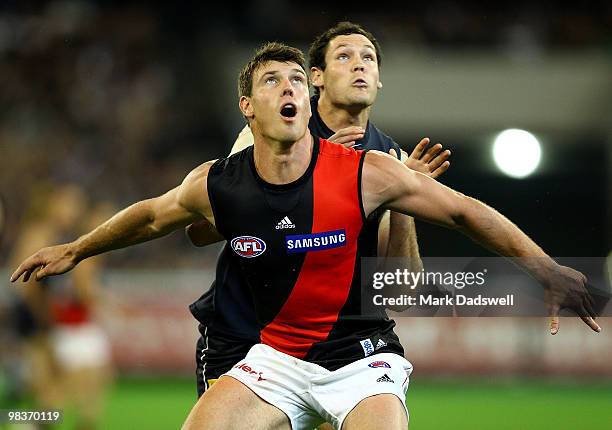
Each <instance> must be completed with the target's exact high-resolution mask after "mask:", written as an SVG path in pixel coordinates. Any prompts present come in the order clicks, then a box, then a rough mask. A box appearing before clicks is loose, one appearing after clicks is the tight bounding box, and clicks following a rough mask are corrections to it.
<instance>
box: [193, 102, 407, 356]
mask: <svg viewBox="0 0 612 430" xmlns="http://www.w3.org/2000/svg"><path fill="white" fill-rule="evenodd" d="M317 103H318V99H317V97H316V96H315V97H313V98H312V99H311V107H312V117H311V119H310V122H309V129H310V131H311V133H313V134H314V135H315V136H320V137H324V138H327V137H330V136H331V135H332V134H333V131H332V130H330V129H329V127H327V125H326V124H325V123H324V122H323V121H322V119H321V117H320V116H319V114H318V111H317ZM356 144H357V145H356V146H359V147H361V148H363V149H376V150H380V151H384V152H389V150H390V149H391V148H393V149H395V151H396V152H397V153H398V154H399V152H400V149H399V146H398V145H397V144H396V143H395V142H394V141H393V140H392V139H391V138H390V137H389V136H387V135H385V134H384V133H382V132H381V131H380V130H379V129H378V128H376V127H375V126H374V125H373V124H372V123H371V122H368V125H367V127H366V132H365V135H364V138H363V139H361V140H360V141H357V142H356ZM363 228H364V230H367V234H364V237H366V236H368V237H370V238H371V240H374V241H375V240H376V235H377V231H378V225H377V219H373V220H372V221H370V222H368V223H366V225H365V226H364V227H363ZM372 252H375V247H373V251H372ZM232 254H234V252H233V251H232V250H231V248H230V246H229V244H227V245H226V246H225V247H224V248H223V250H222V251H221V253H220V256H219V260H218V262H217V268H216V276H215V282H214V283H213V285H212V286H211V288H210V289H209V290H208V291H207V292H206V293H204V295H202V297H200V298H199V299H198V300H197V301H196V302H194V303H193V304H192V305H191V306H190V310H191V313H192V314H193V316H194V317H195V318H196V319H197V320H198V321H199V322H201V323H202V324H203V325H204V326H205V327H206V337H207V338H213V337H224V336H227V337H228V338H229V337H231V338H232V339H243V341H244V342H245V343H250V344H255V343H258V342H259V341H260V330H259V324H258V322H257V318H256V315H255V305H254V303H253V298H252V294H251V291H250V290H249V287H248V286H247V282H246V280H245V279H243V274H242V271H241V270H240V267H239V265H238V262H237V261H236V259H235V258H233V256H232ZM373 342H374V344H376V343H377V342H378V340H377V339H373ZM383 343H385V342H384V341H383ZM377 352H378V351H377ZM330 365H333V364H331V363H330ZM326 367H327V366H326Z"/></svg>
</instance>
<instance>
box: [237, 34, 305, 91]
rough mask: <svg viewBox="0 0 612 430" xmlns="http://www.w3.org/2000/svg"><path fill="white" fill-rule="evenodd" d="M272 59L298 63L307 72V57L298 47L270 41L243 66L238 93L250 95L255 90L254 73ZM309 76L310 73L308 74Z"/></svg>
mask: <svg viewBox="0 0 612 430" xmlns="http://www.w3.org/2000/svg"><path fill="white" fill-rule="evenodd" d="M270 61H280V62H282V63H296V64H297V65H299V66H300V67H301V68H302V69H304V72H306V59H305V58H304V54H303V53H302V51H300V50H299V49H297V48H294V47H292V46H289V45H285V44H283V43H278V42H268V43H265V44H264V45H262V46H261V47H260V48H259V49H258V50H257V51H255V55H253V57H252V58H251V59H250V60H249V62H248V63H247V64H246V65H245V66H244V67H243V68H242V71H241V72H240V76H239V77H238V95H239V96H240V97H242V96H245V97H250V96H251V94H252V91H253V75H254V74H255V71H256V70H257V69H258V68H259V67H261V66H262V65H264V64H265V63H268V62H270ZM306 75H307V76H308V74H306Z"/></svg>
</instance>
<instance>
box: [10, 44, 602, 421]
mask: <svg viewBox="0 0 612 430" xmlns="http://www.w3.org/2000/svg"><path fill="white" fill-rule="evenodd" d="M239 104H240V109H241V112H242V114H243V115H244V116H245V117H246V118H247V120H248V121H249V125H250V126H251V130H252V132H253V136H254V145H253V147H250V148H247V149H245V150H243V151H241V152H239V153H237V154H234V155H233V156H230V157H228V158H224V159H220V160H217V161H210V162H206V163H203V164H202V165H200V166H198V167H197V168H195V169H194V170H193V171H191V172H190V173H189V174H188V175H187V176H186V177H185V179H184V180H183V182H182V183H181V184H180V185H178V186H177V187H176V188H174V189H172V190H170V191H168V192H167V193H165V194H164V195H162V196H159V197H156V198H152V199H148V200H143V201H140V202H137V203H135V204H133V205H132V206H130V207H128V208H126V209H124V210H123V211H121V212H119V213H118V214H116V215H115V216H113V217H112V218H111V219H109V220H108V221H106V222H105V223H103V224H102V225H100V226H98V227H97V228H95V229H94V230H93V231H91V232H90V233H87V234H85V235H84V236H82V237H80V238H78V239H77V240H75V241H73V242H70V243H66V244H62V245H56V246H52V247H48V248H43V249H41V250H40V251H38V252H36V253H35V254H33V255H32V256H30V257H28V258H27V259H26V260H24V261H23V262H22V263H21V264H20V265H19V267H17V269H16V270H15V271H14V272H13V274H12V275H11V281H12V282H14V281H16V280H18V279H19V278H21V277H22V276H23V279H24V281H27V280H28V279H29V278H30V277H31V276H34V277H35V279H37V280H40V279H44V278H45V277H47V276H51V275H58V274H62V273H65V272H67V271H69V270H71V269H72V268H73V267H74V266H75V265H76V264H78V263H79V262H80V261H82V260H84V259H86V258H88V257H91V256H94V255H97V254H100V253H103V252H107V251H110V250H112V249H118V248H122V247H126V246H130V245H134V244H136V243H141V242H145V241H149V240H153V239H156V238H159V237H162V236H164V235H166V234H168V233H170V232H172V231H174V230H177V229H179V228H182V227H185V226H187V225H189V224H191V223H193V222H197V221H199V220H202V219H204V218H206V220H207V221H208V222H209V223H211V225H213V226H215V228H216V229H217V231H218V232H219V233H220V234H221V235H222V236H223V238H225V239H226V240H228V241H229V242H230V243H231V246H232V250H233V252H234V253H233V254H232V258H237V259H239V261H240V267H241V271H242V272H243V275H244V276H245V278H246V279H247V281H248V283H249V287H250V288H251V290H252V292H253V294H252V296H253V298H254V300H255V310H256V313H257V315H256V316H257V321H258V323H259V328H260V339H261V340H262V343H260V344H257V345H255V346H253V347H252V348H251V350H250V351H249V353H248V354H247V356H246V357H245V359H244V360H241V362H239V363H238V364H236V366H234V367H233V368H232V369H231V370H230V371H229V372H228V373H227V374H226V376H223V377H221V378H220V379H219V381H218V382H217V383H216V384H215V385H214V386H213V387H212V388H211V389H210V390H207V392H206V393H204V395H202V396H201V397H200V400H198V402H197V403H196V405H195V406H194V408H193V409H192V411H191V413H190V414H189V416H188V418H187V421H186V422H185V424H184V426H183V428H184V429H187V430H190V429H227V430H230V429H231V430H239V429H251V428H266V429H290V428H291V429H310V428H312V426H314V425H318V424H319V423H321V422H323V421H325V420H326V421H328V422H330V423H332V424H333V425H334V427H336V428H342V429H344V430H360V429H385V430H388V429H391V430H393V429H398V430H399V429H402V430H403V429H405V428H406V426H407V424H408V418H407V410H406V405H405V390H406V389H407V386H408V379H409V376H410V372H411V370H412V367H411V365H410V363H409V362H408V361H407V360H405V359H404V358H403V351H402V349H401V345H399V342H398V340H397V336H395V335H394V334H393V330H392V329H393V323H392V321H391V320H389V319H388V318H386V314H385V313H384V311H382V310H376V312H374V313H367V314H359V312H360V309H359V308H360V306H359V303H358V299H357V300H356V297H359V296H356V295H355V293H356V291H357V292H358V289H359V282H358V278H359V274H360V272H359V270H358V266H359V264H360V256H362V255H367V253H363V252H362V251H363V250H362V247H363V246H364V243H362V241H361V239H362V235H363V234H364V231H365V228H366V225H367V223H368V220H369V219H371V216H372V215H373V214H375V213H376V212H377V210H379V209H382V210H393V211H396V212H400V213H403V214H406V215H411V216H415V217H418V218H420V219H423V220H425V221H428V222H431V223H435V224H438V225H441V226H443V227H446V228H450V229H455V230H458V231H460V232H461V233H463V234H465V235H466V236H468V237H470V238H471V239H473V240H475V241H476V242H478V243H479V244H481V245H482V246H484V247H486V248H488V249H491V250H492V251H494V252H496V253H498V254H500V255H503V256H507V257H523V258H518V259H516V260H514V261H515V262H516V263H517V264H519V265H520V266H521V267H522V268H523V269H524V270H526V271H527V272H528V273H529V274H530V275H531V276H533V277H534V278H535V279H537V280H538V281H539V282H540V283H541V284H542V286H543V288H544V293H545V294H544V297H545V299H546V302H547V305H548V306H549V309H550V311H551V315H552V317H553V318H552V320H551V333H552V334H555V333H556V332H557V329H558V324H559V319H558V313H559V309H560V308H561V307H563V308H569V309H572V310H573V311H574V312H576V313H577V314H578V315H579V316H580V317H581V319H582V320H583V321H584V322H585V323H586V324H587V325H589V326H590V327H591V329H593V330H594V331H596V332H599V331H600V330H601V329H600V328H599V326H598V325H597V323H596V322H595V321H594V320H593V316H594V313H593V312H592V309H591V305H590V296H589V293H588V291H587V290H586V288H585V283H586V279H585V277H584V275H582V274H581V273H580V272H577V271H575V270H573V269H571V268H568V267H564V266H561V265H559V264H557V263H556V262H555V261H554V260H553V259H551V258H550V257H549V256H548V255H547V254H546V253H545V252H544V251H543V250H542V249H541V248H540V247H539V246H538V245H537V244H535V243H534V242H533V241H532V240H531V239H530V238H529V237H528V236H527V235H525V233H523V232H522V231H521V230H520V229H518V228H517V227H516V226H515V225H514V224H512V223H511V222H510V221H509V220H508V219H506V218H505V217H504V216H502V215H501V214H499V213H498V212H496V211H495V210H493V209H492V208H490V207H489V206H486V205H484V204H483V203H481V202H479V201H477V200H475V199H473V198H470V197H468V196H465V195H463V194H461V193H459V192H456V191H454V190H452V189H450V188H448V187H445V186H443V185H442V184H440V183H438V182H436V181H435V180H433V179H431V178H430V177H428V176H426V175H423V174H421V173H418V172H415V171H414V170H411V169H408V168H407V167H406V166H405V165H404V164H402V163H401V162H400V161H398V160H397V158H394V157H392V156H390V155H389V154H385V153H383V152H380V151H367V152H365V151H355V150H353V149H348V148H344V147H343V146H341V145H337V144H333V143H330V142H329V141H327V140H325V139H322V138H316V137H314V136H312V135H311V134H310V133H309V132H308V120H309V118H310V116H311V109H310V103H309V94H308V80H307V76H306V71H305V64H304V59H303V55H302V54H301V52H300V51H299V50H297V49H295V48H291V47H288V46H286V45H282V44H278V43H271V44H267V45H265V46H264V47H262V48H261V49H260V50H259V51H258V52H257V53H256V54H255V56H254V57H253V58H252V59H251V61H249V62H248V63H247V65H246V66H245V67H244V69H243V70H242V72H241V74H240V102H239ZM241 188H246V190H247V191H248V192H241V191H242V190H241ZM350 190H353V192H349V191H350ZM285 217H286V218H289V220H290V221H291V223H293V224H295V226H296V228H295V232H294V233H295V234H290V235H289V234H287V232H286V231H284V230H277V229H276V228H275V226H276V225H277V223H278V222H280V221H282V220H283V219H285ZM368 251H369V252H371V251H372V249H370V250H368ZM271 268H274V269H275V270H271ZM347 269H348V270H347ZM356 280H357V282H356ZM362 333H366V336H367V337H368V340H371V339H372V338H374V339H376V338H378V339H383V338H384V339H388V340H389V341H390V343H389V344H388V345H385V346H384V347H383V348H381V350H380V351H371V352H370V354H376V357H375V358H373V357H367V355H368V354H367V353H365V352H366V349H367V350H371V349H372V343H373V344H374V345H376V344H377V342H370V343H369V344H368V343H367V342H363V343H361V342H359V343H360V344H361V346H362V347H363V352H362V351H361V348H360V346H359V344H357V345H356V344H355V342H354V339H360V338H361V337H362ZM364 340H365V339H364ZM364 353H365V355H366V357H365V358H359V355H360V354H361V356H362V357H363V355H364ZM228 411H231V412H230V413H227V412H228Z"/></svg>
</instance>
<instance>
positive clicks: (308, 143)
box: [253, 132, 313, 185]
mask: <svg viewBox="0 0 612 430" xmlns="http://www.w3.org/2000/svg"><path fill="white" fill-rule="evenodd" d="M312 148H313V138H312V135H311V134H310V133H309V132H307V133H306V134H305V135H304V136H303V137H302V138H301V139H300V140H298V141H296V142H295V143H292V144H286V143H281V142H278V141H270V140H267V139H265V138H263V137H262V138H260V139H257V138H256V139H255V144H254V149H253V157H254V159H255V168H256V169H257V174H258V175H259V176H260V177H261V178H262V179H263V180H264V181H266V182H268V183H269V184H276V185H280V184H288V183H290V182H293V181H295V180H297V179H299V178H300V177H301V176H302V175H303V174H304V173H305V172H306V170H307V169H308V166H309V164H310V160H311V158H312Z"/></svg>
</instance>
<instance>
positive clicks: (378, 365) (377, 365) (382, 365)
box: [368, 361, 391, 369]
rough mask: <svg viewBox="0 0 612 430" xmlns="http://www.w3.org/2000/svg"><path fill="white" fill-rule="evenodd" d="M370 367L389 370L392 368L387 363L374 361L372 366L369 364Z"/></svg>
mask: <svg viewBox="0 0 612 430" xmlns="http://www.w3.org/2000/svg"><path fill="white" fill-rule="evenodd" d="M368 366H369V367H374V368H376V367H386V368H387V369H390V368H391V365H390V364H389V363H387V362H386V361H373V362H371V363H370V364H368Z"/></svg>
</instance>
